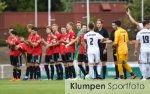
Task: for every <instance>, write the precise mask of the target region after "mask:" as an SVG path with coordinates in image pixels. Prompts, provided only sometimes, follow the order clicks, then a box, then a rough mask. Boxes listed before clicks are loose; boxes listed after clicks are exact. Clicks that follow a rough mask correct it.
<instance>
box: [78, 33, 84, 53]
mask: <svg viewBox="0 0 150 94" xmlns="http://www.w3.org/2000/svg"><path fill="white" fill-rule="evenodd" d="M79 37H81V42H85V39H84V34H81V35H80V36H79ZM79 54H85V49H84V46H83V45H82V44H81V43H80V48H79Z"/></svg>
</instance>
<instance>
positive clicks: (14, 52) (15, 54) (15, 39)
mask: <svg viewBox="0 0 150 94" xmlns="http://www.w3.org/2000/svg"><path fill="white" fill-rule="evenodd" d="M7 41H9V42H11V43H12V44H13V45H18V44H19V43H20V40H19V37H18V36H16V37H15V38H13V37H11V36H9V37H8V38H7ZM20 54H21V53H20V51H18V50H16V51H12V50H11V49H10V55H14V56H19V55H20Z"/></svg>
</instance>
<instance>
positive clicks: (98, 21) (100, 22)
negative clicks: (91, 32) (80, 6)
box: [96, 19, 103, 28]
mask: <svg viewBox="0 0 150 94" xmlns="http://www.w3.org/2000/svg"><path fill="white" fill-rule="evenodd" d="M96 27H97V28H102V27H103V20H102V19H97V20H96Z"/></svg>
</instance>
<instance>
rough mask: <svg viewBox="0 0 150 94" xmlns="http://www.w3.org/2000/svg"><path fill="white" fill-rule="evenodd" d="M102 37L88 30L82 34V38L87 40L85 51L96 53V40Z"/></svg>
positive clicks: (97, 50) (97, 49)
mask: <svg viewBox="0 0 150 94" xmlns="http://www.w3.org/2000/svg"><path fill="white" fill-rule="evenodd" d="M103 38H104V37H103V36H102V35H100V34H99V33H96V32H94V31H93V32H91V31H90V32H88V33H86V34H85V35H84V39H86V40H87V46H88V47H87V53H97V52H99V47H98V40H99V39H100V40H101V39H103Z"/></svg>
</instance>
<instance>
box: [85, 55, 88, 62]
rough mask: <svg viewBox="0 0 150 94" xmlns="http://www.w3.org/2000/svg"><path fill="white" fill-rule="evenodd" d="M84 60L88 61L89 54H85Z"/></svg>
mask: <svg viewBox="0 0 150 94" xmlns="http://www.w3.org/2000/svg"><path fill="white" fill-rule="evenodd" d="M84 62H85V63H88V56H87V55H84Z"/></svg>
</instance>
